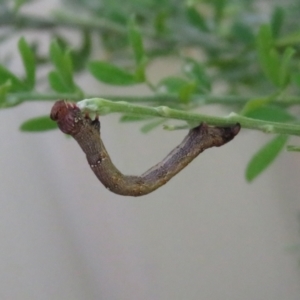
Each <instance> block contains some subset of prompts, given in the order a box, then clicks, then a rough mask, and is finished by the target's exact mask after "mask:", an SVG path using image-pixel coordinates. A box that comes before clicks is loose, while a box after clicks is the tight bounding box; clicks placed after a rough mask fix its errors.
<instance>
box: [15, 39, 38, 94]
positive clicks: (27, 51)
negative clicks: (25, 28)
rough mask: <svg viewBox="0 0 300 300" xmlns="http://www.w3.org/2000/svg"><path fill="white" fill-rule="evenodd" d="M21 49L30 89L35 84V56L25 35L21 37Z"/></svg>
mask: <svg viewBox="0 0 300 300" xmlns="http://www.w3.org/2000/svg"><path fill="white" fill-rule="evenodd" d="M18 47H19V51H20V54H21V57H22V61H23V65H24V68H25V72H26V78H25V84H26V85H27V86H28V88H29V89H30V90H32V89H33V88H34V84H35V57H34V53H33V51H32V49H31V48H30V46H29V45H28V44H27V42H26V40H25V38H24V37H21V38H20V39H19V43H18Z"/></svg>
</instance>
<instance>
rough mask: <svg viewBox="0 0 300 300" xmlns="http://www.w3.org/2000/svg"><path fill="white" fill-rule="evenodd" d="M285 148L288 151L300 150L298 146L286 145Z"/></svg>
mask: <svg viewBox="0 0 300 300" xmlns="http://www.w3.org/2000/svg"><path fill="white" fill-rule="evenodd" d="M286 150H287V151H290V152H300V146H296V145H287V147H286Z"/></svg>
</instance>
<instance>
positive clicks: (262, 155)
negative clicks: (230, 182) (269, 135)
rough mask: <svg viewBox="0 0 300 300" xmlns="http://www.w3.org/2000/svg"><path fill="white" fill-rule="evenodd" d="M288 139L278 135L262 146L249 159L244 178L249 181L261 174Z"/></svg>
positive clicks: (285, 136)
mask: <svg viewBox="0 0 300 300" xmlns="http://www.w3.org/2000/svg"><path fill="white" fill-rule="evenodd" d="M287 139H288V136H287V135H279V136H276V137H275V138H274V139H272V140H271V141H270V142H268V143H267V144H266V145H265V146H263V147H262V148H261V149H260V150H259V151H258V152H257V153H256V154H255V155H254V156H253V157H252V158H251V160H250V162H249V163H248V166H247V169H246V179H247V180H248V181H249V182H251V181H252V180H253V179H254V178H256V177H257V176H258V175H259V174H261V173H262V172H263V171H264V170H265V169H266V168H267V167H268V166H269V165H270V164H271V163H272V162H273V161H274V160H275V158H276V157H277V156H278V154H279V153H280V152H281V150H282V149H283V147H284V145H285V144H286V142H287Z"/></svg>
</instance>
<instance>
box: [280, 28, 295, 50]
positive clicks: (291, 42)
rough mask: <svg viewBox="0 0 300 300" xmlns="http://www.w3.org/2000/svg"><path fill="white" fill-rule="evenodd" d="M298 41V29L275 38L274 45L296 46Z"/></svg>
mask: <svg viewBox="0 0 300 300" xmlns="http://www.w3.org/2000/svg"><path fill="white" fill-rule="evenodd" d="M299 43H300V30H297V31H294V32H292V33H289V34H286V35H285V36H283V37H282V38H280V39H277V40H276V46H278V47H286V46H298V44H299Z"/></svg>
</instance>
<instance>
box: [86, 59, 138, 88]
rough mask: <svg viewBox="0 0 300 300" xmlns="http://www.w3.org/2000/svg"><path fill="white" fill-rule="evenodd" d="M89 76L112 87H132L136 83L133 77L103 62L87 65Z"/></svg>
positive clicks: (93, 62)
mask: <svg viewBox="0 0 300 300" xmlns="http://www.w3.org/2000/svg"><path fill="white" fill-rule="evenodd" d="M88 68H89V71H90V72H91V74H92V75H93V76H94V77H95V78H96V79H98V80H99V81H102V82H104V83H108V84H112V85H132V84H136V83H138V82H137V81H136V78H135V76H134V75H132V74H130V73H128V72H127V71H125V70H123V69H121V68H118V67H116V66H114V65H112V64H110V63H107V62H104V61H92V62H90V63H89V64H88Z"/></svg>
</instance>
